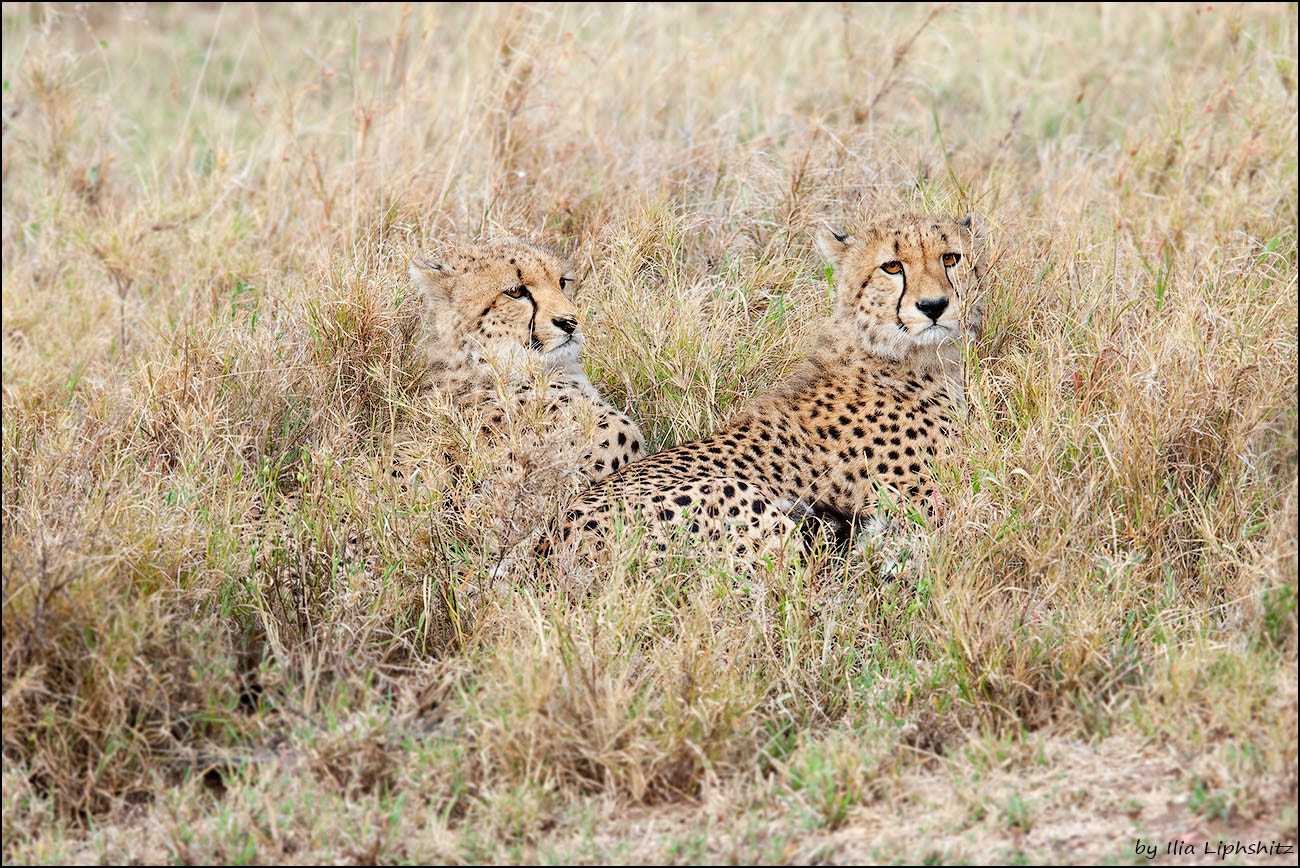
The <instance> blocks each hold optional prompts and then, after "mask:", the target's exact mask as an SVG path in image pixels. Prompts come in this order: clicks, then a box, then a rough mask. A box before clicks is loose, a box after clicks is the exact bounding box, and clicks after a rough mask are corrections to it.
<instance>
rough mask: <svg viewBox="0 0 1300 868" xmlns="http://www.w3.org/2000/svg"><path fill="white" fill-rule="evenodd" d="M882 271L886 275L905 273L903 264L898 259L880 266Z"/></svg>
mask: <svg viewBox="0 0 1300 868" xmlns="http://www.w3.org/2000/svg"><path fill="white" fill-rule="evenodd" d="M880 270H881V271H883V272H885V274H901V273H902V271H903V263H901V262H899V261H898V260H897V259H892V260H890V261H889V262H886V263H883V264H882V265H881V266H880Z"/></svg>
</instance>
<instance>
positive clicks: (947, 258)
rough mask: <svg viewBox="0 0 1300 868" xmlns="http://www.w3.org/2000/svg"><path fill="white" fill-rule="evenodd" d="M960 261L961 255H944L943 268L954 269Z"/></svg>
mask: <svg viewBox="0 0 1300 868" xmlns="http://www.w3.org/2000/svg"><path fill="white" fill-rule="evenodd" d="M960 261H961V254H960V253H945V254H944V255H943V266H944V268H952V267H953V266H954V265H956V264H957V263H958V262H960Z"/></svg>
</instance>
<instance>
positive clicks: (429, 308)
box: [410, 239, 645, 480]
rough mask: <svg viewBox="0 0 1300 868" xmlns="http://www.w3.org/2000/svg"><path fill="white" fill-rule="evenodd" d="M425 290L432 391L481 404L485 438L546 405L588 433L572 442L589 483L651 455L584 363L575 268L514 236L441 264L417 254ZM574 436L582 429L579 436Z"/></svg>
mask: <svg viewBox="0 0 1300 868" xmlns="http://www.w3.org/2000/svg"><path fill="white" fill-rule="evenodd" d="M410 276H411V282H412V283H413V284H414V285H415V286H416V288H417V289H419V290H420V292H421V293H422V295H423V299H424V306H425V307H424V310H425V322H426V324H427V326H428V336H427V338H426V341H425V348H426V352H427V354H428V357H429V375H428V383H427V386H428V388H429V389H431V390H433V391H436V392H439V393H441V394H443V395H445V396H448V397H450V398H451V399H452V400H453V402H454V403H455V404H457V405H459V406H461V407H462V408H466V409H474V410H482V411H484V418H485V424H484V430H483V434H484V435H485V436H486V439H488V440H491V439H493V438H494V437H496V436H497V435H498V434H500V430H499V429H500V428H501V427H502V426H503V425H504V424H505V423H506V421H507V420H508V417H511V416H514V415H517V414H518V413H519V412H520V411H522V410H523V409H524V408H526V407H531V406H533V405H534V404H537V403H540V404H541V410H542V414H541V415H542V419H543V421H544V423H545V424H550V425H555V426H563V425H570V424H572V423H573V422H574V421H575V420H577V421H578V422H579V423H581V424H579V425H578V426H577V428H578V429H579V430H582V431H584V432H589V436H590V440H589V442H586V443H579V444H574V445H575V446H577V448H578V449H579V451H580V461H581V468H580V469H581V472H582V473H583V474H584V476H585V477H586V478H587V479H589V480H596V479H600V478H601V477H603V476H605V475H607V474H609V473H612V472H614V471H616V470H619V469H621V468H623V467H624V466H626V465H627V464H628V463H629V462H631V461H633V460H634V459H636V458H638V457H640V456H641V455H642V454H643V452H644V446H645V443H644V439H643V438H642V436H641V431H640V430H639V429H638V428H637V426H636V423H635V422H633V421H632V420H631V419H629V418H628V417H627V416H626V415H624V414H623V413H621V412H619V411H618V410H616V409H615V408H614V407H611V406H610V405H609V404H608V403H607V402H606V401H605V400H604V399H602V398H601V396H600V395H599V393H597V391H596V389H595V387H593V386H592V385H591V382H590V381H589V380H588V379H587V376H586V374H585V373H584V372H583V370H582V366H581V353H582V343H583V334H582V327H581V325H580V323H579V322H578V316H577V311H576V310H575V308H574V307H573V303H572V302H571V301H570V300H569V298H568V296H567V295H566V294H565V290H566V289H567V288H570V287H572V286H573V285H574V278H573V276H572V274H571V271H570V269H569V267H568V265H567V263H565V262H564V261H563V260H561V259H560V258H559V257H557V256H555V255H554V254H552V253H550V252H548V251H546V250H544V249H542V248H540V247H536V246H534V245H531V244H527V243H525V242H522V241H518V240H516V239H503V240H494V241H490V242H487V243H480V244H460V245H455V246H449V247H448V248H447V249H445V250H444V252H443V256H442V257H441V258H440V259H438V260H437V261H434V260H431V259H415V260H412V262H411V266H410ZM575 436H577V435H575Z"/></svg>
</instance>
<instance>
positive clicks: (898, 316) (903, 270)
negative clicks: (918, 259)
mask: <svg viewBox="0 0 1300 868" xmlns="http://www.w3.org/2000/svg"><path fill="white" fill-rule="evenodd" d="M898 273H899V274H901V275H903V291H902V292H900V293H899V294H898V304H896V305H894V319H895V320H897V322H898V327H899V328H900V329H902V330H903V331H907V326H905V325H903V316H902V313H903V296H905V295H907V266H906V265H904V264H903V263H901V262H900V263H898Z"/></svg>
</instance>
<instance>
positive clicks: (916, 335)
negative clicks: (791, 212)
mask: <svg viewBox="0 0 1300 868" xmlns="http://www.w3.org/2000/svg"><path fill="white" fill-rule="evenodd" d="M982 235H983V233H982V230H981V223H980V219H979V218H978V216H976V215H968V216H967V217H966V218H964V219H962V220H960V221H952V220H948V219H943V218H938V217H933V216H927V215H923V214H906V213H903V214H894V215H890V216H887V217H884V218H881V219H876V220H870V221H864V222H863V223H862V225H860V226H859V227H858V228H857V229H856V231H854V232H853V233H852V234H845V233H840V232H836V231H834V230H831V229H829V228H828V229H824V230H822V231H821V232H820V233H818V235H817V237H816V242H817V247H818V249H819V250H820V252H821V253H822V255H823V256H825V258H826V259H827V260H828V261H829V262H830V263H831V265H832V266H833V267H834V269H835V287H836V302H835V307H834V309H833V312H832V313H831V315H830V316H829V317H828V318H827V319H826V320H825V321H824V322H823V323H821V325H820V326H819V328H818V329H817V331H816V333H815V339H814V346H813V347H812V349H811V351H810V352H809V353H808V354H807V356H806V358H805V359H804V360H803V361H802V362H801V363H799V365H798V366H797V368H796V369H795V370H794V371H793V373H792V374H791V375H790V376H789V377H788V378H787V379H786V380H785V381H784V382H782V383H780V384H779V385H778V386H776V387H775V388H774V389H773V390H772V391H770V392H769V393H768V394H766V395H764V396H762V397H760V398H758V399H757V400H755V401H754V402H753V403H752V405H750V406H749V407H748V408H746V409H744V410H742V411H741V412H740V414H739V415H737V416H736V417H735V418H734V419H732V420H731V422H730V423H729V424H727V425H726V426H725V427H723V428H721V429H720V430H718V431H716V432H715V433H713V434H711V435H709V436H706V437H704V438H702V439H700V440H696V441H694V442H691V443H686V444H683V445H679V446H676V447H674V448H671V449H667V450H664V451H661V452H658V453H656V454H654V455H651V456H649V457H647V458H645V459H643V460H641V461H638V462H636V463H634V464H632V465H631V466H629V467H625V468H623V469H622V470H621V471H620V472H618V473H616V474H613V475H612V476H610V477H608V478H607V479H605V480H602V481H600V482H597V483H595V484H594V485H592V486H591V487H589V488H588V489H587V490H586V491H585V492H582V493H580V494H579V495H578V497H577V498H576V500H575V501H573V502H572V503H571V504H570V506H569V508H568V511H567V513H566V516H565V520H564V523H563V526H562V528H561V536H562V538H563V539H564V540H565V541H568V542H570V543H572V541H573V539H574V538H576V539H577V540H582V541H585V540H589V539H591V538H593V537H594V538H600V537H602V536H604V535H607V534H608V533H609V532H610V530H611V526H612V525H613V524H614V523H615V516H617V515H619V514H621V513H624V512H625V511H628V510H630V511H632V512H637V511H639V512H640V513H641V514H642V515H643V516H644V517H645V518H646V519H647V520H648V533H649V534H650V536H651V540H652V542H655V543H657V544H658V545H660V546H662V545H663V544H664V543H666V542H667V541H668V539H669V538H670V536H671V535H673V534H674V533H677V532H679V530H680V528H681V527H682V526H683V525H685V527H686V529H687V531H688V532H695V533H697V534H700V535H703V536H706V537H711V538H714V539H719V538H723V537H726V538H727V539H728V540H730V542H731V543H732V544H733V545H734V548H735V550H736V551H740V552H746V551H748V552H756V553H762V552H771V551H773V550H774V549H775V548H778V547H780V546H783V545H784V544H785V541H786V540H788V539H790V538H791V536H792V533H793V531H795V530H796V529H797V528H798V527H800V526H801V524H802V522H801V520H802V519H805V518H808V517H809V516H821V517H825V518H828V519H830V520H831V521H832V523H833V524H835V525H836V526H838V527H839V528H841V529H843V528H844V527H850V528H851V527H853V526H859V525H861V524H866V523H872V522H880V521H885V519H884V518H882V517H881V516H882V514H886V513H887V512H888V510H884V509H882V507H883V506H885V504H882V501H884V500H889V501H891V502H892V503H893V504H894V505H895V506H896V507H901V508H904V509H906V508H909V507H911V508H916V509H919V510H922V511H924V512H929V510H930V508H931V504H932V499H933V498H934V482H933V479H932V477H931V475H930V467H929V464H930V462H931V461H932V460H933V459H934V458H935V457H936V456H937V455H939V454H940V453H941V452H942V450H943V449H944V445H945V442H946V441H947V439H948V438H949V436H950V435H951V433H952V430H953V419H954V415H955V411H956V410H958V409H960V408H961V407H963V406H964V400H965V396H964V386H963V382H964V378H963V373H962V363H961V359H962V356H961V348H960V346H959V343H960V342H961V341H963V340H966V339H969V338H973V337H975V336H976V335H977V333H978V331H979V329H980V327H981V323H982V320H983V300H982V292H981V290H982V285H983V280H984V274H985V270H986V257H985V253H984V244H983V238H982ZM877 526H878V525H877ZM674 528H677V529H678V530H674Z"/></svg>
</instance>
